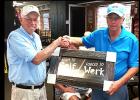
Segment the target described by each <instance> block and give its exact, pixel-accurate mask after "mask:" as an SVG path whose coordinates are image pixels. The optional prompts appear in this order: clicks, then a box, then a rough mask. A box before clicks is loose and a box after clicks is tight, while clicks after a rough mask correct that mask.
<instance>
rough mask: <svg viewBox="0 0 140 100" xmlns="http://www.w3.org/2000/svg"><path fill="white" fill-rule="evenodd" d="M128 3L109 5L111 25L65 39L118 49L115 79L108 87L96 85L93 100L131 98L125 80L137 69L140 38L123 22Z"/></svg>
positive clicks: (108, 12) (106, 48)
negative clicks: (78, 36)
mask: <svg viewBox="0 0 140 100" xmlns="http://www.w3.org/2000/svg"><path fill="white" fill-rule="evenodd" d="M124 15H125V6H124V5H122V4H119V3H114V4H110V5H109V6H108V8H107V16H106V20H107V24H108V28H101V29H98V30H95V31H93V32H92V33H91V34H90V35H88V36H86V37H82V38H77V37H69V38H65V41H67V42H69V44H75V45H76V46H79V45H84V46H86V47H87V48H90V47H95V50H96V51H104V52H107V51H111V52H116V53H117V60H116V64H115V67H114V81H113V84H112V85H111V86H110V88H109V90H108V91H103V90H102V89H93V92H92V100H129V95H128V90H127V86H126V83H127V82H128V80H130V78H132V77H133V76H134V75H135V74H136V73H137V72H138V66H139V63H138V60H139V56H138V55H139V42H138V39H137V38H136V36H135V35H134V34H133V33H131V32H128V31H127V30H126V29H125V28H124V27H123V26H122V23H123V21H124Z"/></svg>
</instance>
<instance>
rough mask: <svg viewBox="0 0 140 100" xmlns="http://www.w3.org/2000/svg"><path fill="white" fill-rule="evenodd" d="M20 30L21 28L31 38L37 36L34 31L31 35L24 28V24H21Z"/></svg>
mask: <svg viewBox="0 0 140 100" xmlns="http://www.w3.org/2000/svg"><path fill="white" fill-rule="evenodd" d="M20 30H21V31H22V32H23V33H24V34H25V35H26V36H28V37H30V38H31V39H33V38H34V37H35V35H34V32H33V33H32V35H30V34H28V33H27V32H26V31H25V29H24V28H23V27H22V26H20Z"/></svg>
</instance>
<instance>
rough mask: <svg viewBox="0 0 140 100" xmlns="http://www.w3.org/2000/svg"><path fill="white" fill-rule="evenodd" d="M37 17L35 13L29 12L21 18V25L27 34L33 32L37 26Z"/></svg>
mask: <svg viewBox="0 0 140 100" xmlns="http://www.w3.org/2000/svg"><path fill="white" fill-rule="evenodd" d="M38 17H39V15H38V14H37V13H36V12H31V13H29V14H28V15H26V16H23V17H22V18H21V24H22V26H23V27H24V28H25V30H26V31H27V32H29V33H32V32H34V31H35V30H36V29H37V26H38Z"/></svg>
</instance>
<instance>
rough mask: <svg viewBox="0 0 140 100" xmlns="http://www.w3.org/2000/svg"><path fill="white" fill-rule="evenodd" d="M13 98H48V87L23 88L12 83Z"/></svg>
mask: <svg viewBox="0 0 140 100" xmlns="http://www.w3.org/2000/svg"><path fill="white" fill-rule="evenodd" d="M11 92H12V94H11V100H47V95H46V87H45V86H43V87H42V88H41V89H21V88H17V87H15V86H14V85H12V91H11Z"/></svg>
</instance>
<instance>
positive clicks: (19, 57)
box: [7, 5, 62, 100]
mask: <svg viewBox="0 0 140 100" xmlns="http://www.w3.org/2000/svg"><path fill="white" fill-rule="evenodd" d="M39 16H40V13H39V10H38V8H37V7H36V6H34V5H27V6H24V7H23V8H22V10H21V15H20V19H19V20H20V23H21V26H20V28H18V29H16V30H14V31H12V32H11V33H10V34H9V36H8V39H7V60H8V66H9V71H8V77H9V80H10V82H11V83H12V94H11V100H23V99H24V100H47V96H46V88H45V85H44V82H45V79H46V61H45V60H46V59H47V58H48V57H50V56H51V54H52V53H53V52H54V50H55V49H56V48H57V47H58V46H60V45H61V39H62V38H61V37H59V38H58V39H56V40H55V41H53V42H52V43H51V44H50V45H49V46H47V47H46V48H44V49H43V48H42V44H41V40H40V37H39V35H38V34H37V33H35V32H34V31H35V30H36V29H37V25H38V19H39Z"/></svg>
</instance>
